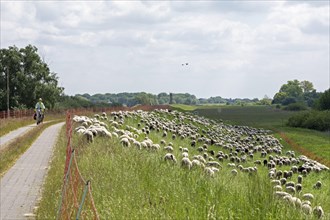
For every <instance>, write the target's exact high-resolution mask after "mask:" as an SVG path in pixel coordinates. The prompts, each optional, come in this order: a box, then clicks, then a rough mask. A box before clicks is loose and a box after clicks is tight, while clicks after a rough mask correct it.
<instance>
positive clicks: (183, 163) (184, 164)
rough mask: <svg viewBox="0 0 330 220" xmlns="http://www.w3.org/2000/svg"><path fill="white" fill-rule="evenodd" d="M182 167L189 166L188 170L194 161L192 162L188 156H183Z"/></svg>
mask: <svg viewBox="0 0 330 220" xmlns="http://www.w3.org/2000/svg"><path fill="white" fill-rule="evenodd" d="M181 167H183V168H187V169H188V170H190V169H191V167H192V163H191V161H190V160H189V158H188V157H184V158H182V160H181Z"/></svg>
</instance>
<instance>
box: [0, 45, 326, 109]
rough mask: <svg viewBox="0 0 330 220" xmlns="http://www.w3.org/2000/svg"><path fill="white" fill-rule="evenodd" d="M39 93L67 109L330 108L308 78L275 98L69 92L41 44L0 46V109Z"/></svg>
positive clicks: (30, 104)
mask: <svg viewBox="0 0 330 220" xmlns="http://www.w3.org/2000/svg"><path fill="white" fill-rule="evenodd" d="M39 97H42V98H43V100H44V103H45V105H46V107H47V108H49V109H67V108H80V107H109V106H135V105H158V104H160V105H162V104H186V105H204V104H226V105H248V104H256V105H271V104H274V105H279V106H284V107H285V108H287V110H301V109H306V108H311V107H312V108H315V109H329V105H330V100H329V95H328V93H327V92H324V93H322V92H316V90H315V89H314V86H313V84H312V83H311V82H309V81H301V82H300V81H298V80H292V81H288V82H287V83H286V84H284V85H282V86H281V88H280V90H279V92H277V93H276V94H275V95H274V97H273V99H271V98H269V97H267V96H265V97H264V98H263V99H261V100H259V99H258V98H254V99H248V98H243V99H241V98H235V99H231V98H223V97H221V96H215V97H210V98H197V97H196V96H195V95H192V94H189V93H165V92H162V93H159V94H158V95H155V94H150V93H146V92H139V93H126V92H124V93H117V94H113V93H106V94H94V95H90V94H87V93H85V94H77V95H75V96H68V95H66V94H65V93H64V88H63V87H60V86H59V85H58V76H57V73H55V72H52V71H51V70H50V68H49V66H48V64H47V63H46V62H45V61H44V60H43V59H42V58H41V57H40V56H39V54H38V48H37V47H35V46H33V45H28V46H26V47H24V48H18V47H16V46H10V47H9V48H2V49H0V100H1V102H0V110H6V109H7V107H8V106H7V103H9V109H26V108H28V109H30V108H34V105H35V103H36V101H37V99H38V98H39Z"/></svg>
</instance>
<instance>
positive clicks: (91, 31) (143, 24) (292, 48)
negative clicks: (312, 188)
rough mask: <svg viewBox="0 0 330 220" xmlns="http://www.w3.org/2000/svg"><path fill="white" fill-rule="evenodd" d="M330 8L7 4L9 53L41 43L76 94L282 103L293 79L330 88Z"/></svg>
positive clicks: (4, 39)
mask: <svg viewBox="0 0 330 220" xmlns="http://www.w3.org/2000/svg"><path fill="white" fill-rule="evenodd" d="M329 10H330V8H329V0H325V1H287V2H286V1H172V2H170V1H161V2H160V1H143V2H140V1H92V0H90V1H46V0H44V1H7V0H1V48H8V47H9V46H13V45H16V46H17V47H25V46H27V45H28V44H32V45H35V46H36V47H37V48H38V49H39V54H40V56H42V57H43V58H44V59H45V61H46V62H47V63H48V64H49V66H50V69H51V71H53V72H56V73H57V75H58V77H59V82H60V85H61V86H63V87H64V88H65V93H66V94H68V95H74V94H78V93H80V94H82V93H89V94H96V93H118V92H140V91H145V92H150V93H154V94H158V93H160V92H167V93H169V92H174V93H178V92H188V93H191V94H195V95H196V96H197V97H199V98H201V97H205V98H207V97H210V96H222V97H225V98H237V97H240V98H244V97H247V98H255V97H256V98H262V97H264V95H268V96H269V97H273V95H274V94H275V93H276V92H277V91H278V90H279V88H280V86H281V85H282V84H284V83H286V82H287V81H288V80H293V79H298V80H300V81H301V80H309V81H311V82H313V84H314V87H315V88H316V89H317V91H324V90H326V89H328V88H329V83H330V73H329V69H330V67H329V59H330V57H329V53H330V52H329V50H330V48H329V31H330V29H329ZM183 63H188V65H184V66H182V64H183Z"/></svg>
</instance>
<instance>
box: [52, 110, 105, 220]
mask: <svg viewBox="0 0 330 220" xmlns="http://www.w3.org/2000/svg"><path fill="white" fill-rule="evenodd" d="M66 135H67V139H68V142H67V152H66V163H65V170H64V173H65V175H64V183H63V188H62V196H61V198H60V204H59V210H58V213H57V219H61V220H62V219H99V215H98V213H97V210H96V208H95V205H94V200H93V196H92V190H91V181H90V180H85V179H84V178H83V177H82V175H81V173H80V171H79V168H78V164H77V159H76V156H75V150H74V148H73V147H72V115H71V113H70V112H67V117H66Z"/></svg>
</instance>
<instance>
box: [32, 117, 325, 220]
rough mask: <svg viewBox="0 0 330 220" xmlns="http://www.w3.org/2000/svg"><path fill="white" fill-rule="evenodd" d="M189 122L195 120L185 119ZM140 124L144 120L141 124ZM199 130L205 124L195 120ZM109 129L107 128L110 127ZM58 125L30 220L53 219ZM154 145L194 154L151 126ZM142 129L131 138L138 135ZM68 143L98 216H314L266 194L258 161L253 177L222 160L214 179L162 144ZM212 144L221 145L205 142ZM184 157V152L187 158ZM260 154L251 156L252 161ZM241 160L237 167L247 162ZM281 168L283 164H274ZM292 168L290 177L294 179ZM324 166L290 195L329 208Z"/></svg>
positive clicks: (59, 167)
mask: <svg viewBox="0 0 330 220" xmlns="http://www.w3.org/2000/svg"><path fill="white" fill-rule="evenodd" d="M157 117H162V118H163V120H170V121H176V122H178V121H177V120H176V119H175V118H174V117H173V116H165V115H162V114H158V115H157ZM138 122H140V118H127V119H125V124H124V125H123V126H122V127H123V128H127V126H133V127H135V128H137V123H138ZM192 124H194V125H197V123H196V122H194V123H192ZM142 126H144V124H143V125H142ZM200 129H212V126H201V127H200ZM110 130H111V131H113V130H114V129H113V128H112V127H111V126H110ZM63 137H64V130H62V132H61V138H60V139H59V141H58V144H57V145H56V148H55V153H54V157H53V160H52V165H51V168H50V170H49V173H48V177H47V180H46V183H45V187H44V191H43V198H42V200H41V203H40V207H39V209H38V211H37V219H55V218H56V210H57V208H58V207H57V205H58V201H59V200H58V199H59V197H60V192H61V183H62V180H63V170H64V160H65V159H64V155H65V147H64V146H66V140H65V138H63ZM148 137H149V138H150V139H152V140H153V141H154V143H159V142H160V140H162V139H164V140H166V142H167V143H169V142H172V143H173V145H174V146H175V150H174V152H173V154H174V155H175V156H176V158H177V159H178V160H179V161H180V159H181V156H180V155H181V152H180V151H179V149H178V146H183V147H188V148H189V155H195V154H198V152H197V150H196V148H192V147H190V145H189V142H190V141H189V140H187V139H183V140H182V139H180V138H176V139H175V140H173V139H171V132H168V137H162V132H156V131H151V132H150V134H149V135H148ZM144 138H145V136H144V135H140V136H139V137H137V140H139V141H141V140H143V139H144ZM73 141H74V143H75V144H74V146H75V147H76V149H78V150H79V154H78V155H77V158H78V166H79V169H80V171H81V173H82V176H83V177H84V178H85V179H90V180H91V182H92V186H93V188H92V193H93V197H94V202H95V205H96V208H97V210H98V212H99V214H100V219H314V218H313V217H312V216H305V215H304V214H302V213H301V212H300V211H298V210H296V209H295V208H293V207H290V206H288V204H287V203H285V202H283V201H281V200H279V199H276V198H274V196H273V190H272V186H271V184H270V180H269V178H268V177H267V173H268V169H267V168H265V167H263V166H258V172H257V173H256V174H254V175H249V174H247V173H243V172H239V173H238V175H237V176H235V177H233V176H232V175H231V170H232V168H229V167H227V165H226V164H227V162H225V163H223V164H222V169H221V170H220V171H219V173H217V175H216V176H215V177H214V178H211V177H208V176H206V175H205V173H204V172H203V171H202V169H199V168H196V169H192V170H190V171H188V170H186V169H183V168H181V167H180V163H176V164H172V163H167V162H165V161H164V160H163V156H164V155H165V153H166V152H165V151H164V150H159V151H150V150H146V149H144V150H137V149H136V148H134V147H131V148H124V147H122V146H121V145H120V143H119V140H118V139H116V138H115V137H113V138H112V139H107V138H102V137H96V138H95V141H94V142H93V143H91V144H87V143H85V142H82V141H81V136H77V135H75V136H74V139H73ZM210 149H213V150H216V151H218V150H222V151H224V152H225V153H229V151H228V150H226V149H225V148H219V147H216V146H210ZM190 157H192V156H190ZM257 159H261V158H260V157H259V155H257V154H256V156H255V158H254V160H257ZM254 160H249V161H248V162H247V163H246V164H243V166H244V167H248V166H254V164H253V161H254ZM281 169H282V170H289V169H290V167H289V166H283V167H281ZM297 175H298V174H294V176H293V177H292V181H296V179H297ZM318 180H321V181H322V182H323V184H324V185H323V188H322V189H321V190H315V189H313V187H312V186H313V184H315V182H316V181H318ZM329 186H330V181H329V172H321V173H319V174H316V173H312V174H310V175H308V178H304V182H303V191H302V193H301V194H297V195H296V196H297V197H301V195H302V194H303V193H307V192H310V193H313V194H314V196H315V200H314V201H313V202H312V203H313V206H315V205H322V207H323V209H324V210H325V212H326V213H327V217H329V214H330V196H329V195H330V187H329Z"/></svg>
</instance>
